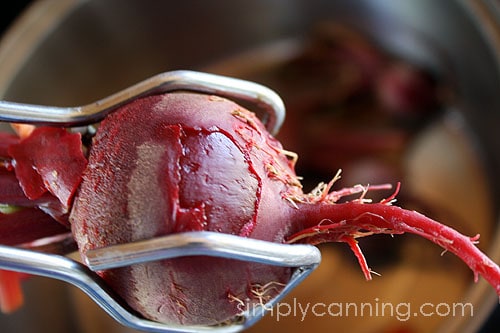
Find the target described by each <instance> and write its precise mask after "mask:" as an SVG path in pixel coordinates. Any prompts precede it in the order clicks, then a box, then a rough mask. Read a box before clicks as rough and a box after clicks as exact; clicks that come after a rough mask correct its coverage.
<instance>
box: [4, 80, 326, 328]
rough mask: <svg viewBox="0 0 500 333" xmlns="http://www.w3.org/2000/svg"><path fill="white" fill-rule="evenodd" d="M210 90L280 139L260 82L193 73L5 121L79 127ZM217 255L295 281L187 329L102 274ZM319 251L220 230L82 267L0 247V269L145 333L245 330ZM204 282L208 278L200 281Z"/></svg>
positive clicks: (117, 248) (273, 106)
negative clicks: (145, 312) (53, 287)
mask: <svg viewBox="0 0 500 333" xmlns="http://www.w3.org/2000/svg"><path fill="white" fill-rule="evenodd" d="M179 90H184V91H195V92H202V93H210V94H215V95H218V96H222V97H226V98H229V99H233V100H236V101H244V102H247V103H252V104H254V106H256V107H258V108H259V109H260V110H262V111H263V113H262V114H261V115H260V116H261V118H262V120H263V122H264V124H265V125H266V127H267V128H268V130H269V131H270V132H271V133H273V134H276V133H277V131H278V130H279V128H280V126H281V124H282V123H283V121H284V116H285V108H284V105H283V102H282V100H281V98H280V97H279V96H278V95H277V94H276V93H275V92H274V91H272V90H270V89H269V88H267V87H264V86H262V85H259V84H257V83H254V82H249V81H245V80H240V79H235V78H229V77H224V76H219V75H213V74H208V73H200V72H193V71H173V72H166V73H163V74H159V75H156V76H154V77H151V78H149V79H147V80H145V81H142V82H140V83H138V84H136V85H134V86H131V87H129V88H127V89H125V90H122V91H120V92H118V93H116V94H114V95H111V96H109V97H106V98H104V99H101V100H99V101H97V102H95V103H91V104H88V105H85V106H77V107H51V106H39V105H30V104H20V103H14V102H8V101H0V121H7V122H17V123H32V124H46V125H57V126H67V127H76V126H82V125H87V124H92V123H96V122H98V121H100V120H102V119H103V118H104V117H106V115H108V114H109V113H110V112H113V111H114V110H115V109H117V108H118V107H119V106H121V105H124V104H126V103H128V102H130V101H132V100H134V99H136V98H139V97H142V96H147V95H152V94H158V93H165V92H172V91H179ZM193 255H200V256H212V257H222V258H229V259H236V260H242V261H249V262H256V263H261V264H267V265H276V266H283V267H292V268H295V269H294V271H293V274H292V276H291V279H290V281H289V282H288V284H287V285H286V286H285V287H284V288H283V290H282V291H281V292H280V293H279V294H278V295H277V296H276V297H275V298H273V299H272V300H270V301H269V302H268V303H266V304H264V305H262V306H261V307H260V308H259V310H257V311H256V309H255V308H252V311H247V312H245V313H242V314H241V316H238V318H237V320H236V318H235V320H233V321H231V322H229V323H224V324H220V325H216V326H182V325H171V324H163V323H158V322H154V321H151V320H147V319H144V318H142V317H140V316H139V315H138V314H136V313H135V312H134V311H133V310H131V309H130V308H129V307H128V306H127V305H126V304H124V302H123V301H122V300H121V299H120V298H119V297H118V296H116V294H115V293H114V292H113V291H112V290H110V288H109V287H108V286H107V285H106V284H105V283H104V281H103V280H102V279H101V278H100V277H99V276H98V275H97V274H96V273H95V272H96V271H99V270H105V269H110V268H117V267H123V266H128V265H134V264H138V263H144V262H148V261H156V260H163V259H170V258H176V257H183V256H193ZM320 261H321V254H320V252H319V250H318V249H317V248H316V247H314V246H311V245H288V244H277V243H271V242H266V241H261V240H255V239H250V238H244V237H238V236H234V235H228V234H221V233H214V232H207V231H202V232H185V233H180V234H174V235H168V236H164V237H158V238H153V239H149V240H143V241H139V242H133V243H126V244H121V245H114V246H109V247H105V248H100V249H94V250H91V251H89V252H87V254H86V257H85V258H83V263H81V262H79V261H76V260H73V259H71V258H69V257H65V256H61V255H55V254H47V253H42V252H38V251H34V250H28V249H23V248H19V247H12V246H4V245H0V269H6V270H11V271H17V272H24V273H28V274H32V275H39V276H45V277H49V278H54V279H58V280H61V281H65V282H67V283H70V284H72V285H74V286H76V287H78V288H80V289H81V290H82V291H84V292H85V293H86V294H87V295H88V296H89V297H90V298H91V299H92V300H93V301H95V302H96V303H97V304H98V305H100V306H101V308H103V309H104V310H105V311H106V312H107V313H108V314H109V315H110V316H111V317H112V318H113V319H115V320H116V321H118V322H119V323H121V324H122V325H124V326H128V327H130V328H133V329H137V330H142V331H146V332H163V333H165V332H185V333H187V332H239V331H242V330H244V329H246V328H248V327H250V326H252V325H253V324H255V323H256V322H257V321H259V320H260V319H261V318H262V317H263V316H264V315H265V313H266V312H267V311H269V310H270V309H271V308H272V307H273V306H274V305H275V304H276V303H277V302H279V301H280V300H281V299H283V297H285V295H286V294H287V293H288V292H289V291H290V290H292V289H293V288H295V287H296V286H297V285H298V284H299V283H300V282H301V281H303V280H304V279H305V278H306V277H307V276H308V275H309V274H310V273H311V272H312V271H313V270H314V269H315V268H316V267H317V266H318V265H319V263H320ZM200 283H203V281H200Z"/></svg>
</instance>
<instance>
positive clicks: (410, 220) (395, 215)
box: [287, 202, 500, 296]
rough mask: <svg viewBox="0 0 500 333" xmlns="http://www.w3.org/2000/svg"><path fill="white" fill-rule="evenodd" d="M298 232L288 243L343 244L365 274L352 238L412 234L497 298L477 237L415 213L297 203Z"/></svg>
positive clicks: (384, 206) (499, 281)
mask: <svg viewBox="0 0 500 333" xmlns="http://www.w3.org/2000/svg"><path fill="white" fill-rule="evenodd" d="M297 207H298V209H297V210H296V212H297V221H299V230H301V231H299V232H296V233H295V234H293V235H291V236H290V237H288V239H287V242H288V243H308V244H315V245H316V244H320V243H326V242H345V243H347V244H348V245H349V246H350V248H351V249H352V250H353V252H354V254H355V255H356V257H357V259H358V262H359V264H360V266H361V268H362V270H363V273H364V274H365V277H366V278H367V279H368V280H369V279H371V273H372V271H371V270H370V268H369V267H368V265H367V263H366V260H365V259H364V256H363V254H362V253H361V250H360V249H359V247H358V245H357V242H356V238H359V237H364V236H369V235H373V234H402V233H412V234H416V235H418V236H421V237H424V238H426V239H428V240H430V241H432V242H433V243H435V244H437V245H439V246H441V247H442V248H443V249H445V250H446V251H449V252H451V253H453V254H455V255H456V256H457V257H459V258H460V259H461V260H462V261H463V262H465V263H466V264H467V265H468V266H469V267H470V269H471V270H472V271H473V272H474V280H475V281H477V280H478V276H479V275H481V276H483V278H484V279H485V280H486V281H488V283H490V284H491V285H492V286H493V288H495V290H496V292H497V294H498V295H499V296H500V268H499V266H498V265H497V264H496V263H495V262H493V261H492V260H491V259H490V258H488V257H487V256H486V255H485V254H484V253H483V252H481V250H480V249H479V248H478V247H477V246H476V244H477V243H478V239H479V235H476V236H474V237H468V236H465V235H463V234H461V233H460V232H458V231H457V230H455V229H453V228H451V227H448V226H446V225H443V224H441V223H439V222H437V221H434V220H433V219H431V218H428V217H426V216H424V215H422V214H420V213H418V212H415V211H410V210H405V209H402V208H400V207H397V206H392V205H390V204H388V203H387V202H384V203H360V202H348V203H326V202H325V203H324V202H316V203H301V204H300V205H298V206H297Z"/></svg>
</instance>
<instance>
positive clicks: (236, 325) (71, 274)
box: [0, 231, 321, 333]
mask: <svg viewBox="0 0 500 333" xmlns="http://www.w3.org/2000/svg"><path fill="white" fill-rule="evenodd" d="M192 255H204V256H214V257H222V258H231V259H237V260H244V261H251V262H257V263H262V264H268V265H276V266H284V267H297V269H296V270H295V271H294V273H293V274H292V277H291V279H290V281H289V282H288V284H287V285H286V286H285V287H284V289H283V290H282V291H281V293H280V294H279V295H277V296H276V297H275V298H274V299H272V300H271V301H269V302H268V303H266V304H265V305H263V306H262V307H260V308H259V309H257V310H256V309H252V311H247V312H246V313H243V314H242V316H243V319H244V320H242V321H235V322H233V323H229V324H225V325H221V326H181V325H171V324H162V323H157V322H154V321H150V320H147V319H144V318H141V317H139V316H138V315H136V314H135V313H134V312H133V311H132V310H130V309H129V308H127V307H126V306H124V305H123V301H121V300H120V298H119V297H117V296H116V295H115V294H114V292H112V291H111V290H110V289H109V288H108V287H107V286H106V284H105V283H104V282H103V281H102V280H101V278H100V277H99V276H98V275H97V274H96V273H95V272H94V271H95V270H101V269H108V268H112V267H114V268H116V267H121V266H128V265H131V264H137V263H142V262H147V261H154V260H160V259H169V258H176V257H182V256H192ZM85 261H86V262H87V264H88V267H87V266H85V265H83V264H81V263H79V262H76V261H74V260H72V259H69V258H67V257H63V256H59V255H54V254H46V253H40V252H36V251H31V250H26V249H21V248H15V247H11V246H4V245H0V268H1V269H6V270H12V271H17V272H24V273H28V274H33V275H39V276H45V277H49V278H54V279H58V280H61V281H64V282H67V283H70V284H72V285H74V286H76V287H78V288H80V289H81V290H82V291H84V292H85V293H86V294H87V295H88V296H89V297H90V298H91V299H92V300H93V301H95V302H96V303H97V304H98V305H100V306H101V308H103V309H104V310H105V311H106V312H107V313H108V314H109V315H110V316H111V317H112V318H113V319H115V320H116V321H118V322H119V323H121V324H122V325H124V326H128V327H131V328H133V329H137V330H142V331H147V332H161V333H167V332H172V333H174V332H175V333H188V332H217V333H229V332H239V331H242V330H244V329H246V328H248V327H250V326H252V325H253V324H255V323H256V322H257V321H259V320H260V319H261V318H262V317H263V316H264V315H265V313H266V311H267V310H269V309H271V308H272V307H273V306H274V305H275V304H276V303H277V302H279V301H280V300H281V299H282V298H283V297H284V296H285V295H286V294H287V293H288V292H289V291H290V290H292V289H293V288H295V287H296V286H297V285H298V284H299V283H300V282H302V281H303V280H304V279H305V278H306V277H307V276H308V275H309V274H310V273H311V272H312V271H313V270H314V269H315V268H316V267H317V266H318V265H319V263H320V261H321V254H320V252H319V250H318V249H317V248H316V247H314V246H311V245H301V244H299V245H287V244H277V243H271V242H266V241H261V240H256V239H250V238H243V237H238V236H233V235H228V234H221V233H214V232H207V231H201V232H186V233H180V234H174V235H168V236H164V237H159V238H154V239H151V240H146V241H139V242H134V243H126V244H122V245H115V246H110V247H106V248H101V249H96V250H92V251H89V252H88V253H87V258H85ZM89 267H90V268H89ZM91 269H92V270H91ZM93 270H94V271H93ZM200 282H202V281H200Z"/></svg>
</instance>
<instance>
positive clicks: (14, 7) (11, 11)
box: [0, 0, 500, 333]
mask: <svg viewBox="0 0 500 333" xmlns="http://www.w3.org/2000/svg"><path fill="white" fill-rule="evenodd" d="M31 2H32V1H28V0H15V1H3V2H2V4H1V6H0V37H1V35H3V33H4V31H5V30H6V29H8V27H9V26H10V25H11V24H12V23H13V21H14V20H15V19H16V17H17V16H18V15H19V14H20V13H21V12H22V11H23V10H24V9H25V8H27V7H28V6H29V5H30V3H31ZM499 331H500V305H499V306H497V308H496V309H495V311H494V312H493V314H492V316H491V317H490V319H489V320H488V321H487V322H486V323H485V325H484V326H483V328H482V329H481V330H480V332H479V333H493V332H499Z"/></svg>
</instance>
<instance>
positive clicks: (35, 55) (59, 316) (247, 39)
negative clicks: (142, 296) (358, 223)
mask: <svg viewBox="0 0 500 333" xmlns="http://www.w3.org/2000/svg"><path fill="white" fill-rule="evenodd" d="M325 20H327V21H329V20H331V21H342V22H347V24H349V25H352V26H354V27H356V28H358V29H360V30H362V31H364V32H365V33H367V34H368V35H370V36H371V37H373V38H374V39H375V40H377V42H379V43H380V44H381V45H383V46H384V47H385V48H387V49H388V50H390V51H391V52H393V53H395V54H397V55H400V56H402V57H405V58H407V59H410V60H411V61H414V62H418V63H420V64H423V65H425V66H427V67H429V68H432V69H433V70H435V71H436V72H438V73H440V75H441V76H442V77H443V78H445V79H446V81H447V82H449V83H450V84H451V85H452V86H453V90H454V94H455V96H456V98H455V99H454V103H455V105H454V107H455V108H456V109H457V110H458V113H459V114H460V116H461V117H463V118H461V119H463V121H464V122H465V124H466V131H467V133H469V134H471V135H470V136H468V139H469V141H468V144H469V145H470V146H471V147H473V148H474V153H475V154H477V155H475V156H476V157H477V158H478V161H479V162H480V164H481V168H482V169H481V172H482V177H484V179H486V184H485V187H484V188H482V190H483V192H484V193H483V195H484V196H483V198H485V199H484V200H486V201H487V202H482V201H481V202H476V201H474V200H477V198H473V197H471V199H470V200H471V201H470V202H469V203H465V207H467V204H470V203H472V204H474V205H476V206H477V205H480V206H481V205H483V206H482V207H483V208H482V209H483V210H487V211H486V212H485V213H484V214H482V215H481V214H480V215H476V216H477V220H475V221H470V224H471V225H474V224H477V225H483V226H485V230H487V231H488V234H487V235H483V238H484V239H485V242H484V243H485V244H487V247H486V248H484V250H485V251H486V252H487V253H488V254H489V255H490V256H492V257H493V258H494V259H495V260H496V261H497V262H499V261H500V228H498V217H499V212H500V193H499V189H500V175H499V174H498V172H497V171H498V170H500V140H498V126H499V125H500V111H499V110H500V6H499V5H498V3H497V2H495V1H494V0H491V1H488V0H477V1H476V0H470V1H466V0H457V1H432V0H420V1H412V0H403V1H399V0H378V1H369V0H357V1H352V0H337V1H330V0H307V1H306V0H304V1H300V0H294V1H290V0H288V1H285V0H254V1H244V0H216V1H195V0H186V1H178V2H172V1H139V0H100V1H92V0H87V1H77V0H40V1H35V2H34V3H33V5H32V6H30V8H29V9H28V10H26V11H25V13H24V14H23V15H22V16H21V17H20V18H19V19H18V20H17V22H16V23H15V24H14V25H13V26H12V28H11V29H10V30H9V31H8V33H7V34H5V35H4V38H3V39H2V40H1V43H0V96H2V97H3V98H5V99H8V100H12V101H19V102H29V103H40V104H53V105H61V106H62V105H64V106H67V105H78V104H84V103H88V102H90V101H94V100H97V99H100V98H101V97H104V96H106V95H108V94H110V93H113V92H115V91H117V90H119V89H122V88H124V87H126V86H128V85H130V84H132V83H135V82H137V81H139V80H142V79H144V78H146V77H148V76H150V75H153V74H157V73H159V72H163V71H167V70H173V69H200V70H206V69H211V68H213V69H214V70H217V71H219V72H225V73H229V74H231V69H229V68H227V67H224V66H222V67H220V66H219V67H214V66H213V64H214V63H218V64H221V63H223V62H224V61H223V60H224V59H228V58H231V57H233V56H237V55H238V54H241V53H245V52H246V51H249V50H255V49H258V48H261V47H262V46H265V45H270V44H273V43H276V42H279V41H283V40H290V39H297V38H300V37H302V36H303V35H304V33H305V32H306V31H308V30H309V29H310V28H311V26H313V25H314V24H315V23H316V22H318V21H325ZM215 68H217V69H215ZM225 73H224V74H225ZM0 126H2V125H1V124H0ZM1 128H3V129H4V130H7V128H6V126H2V127H1ZM424 149H425V148H424ZM469 189H470V187H467V182H464V184H463V186H462V187H458V191H462V192H463V193H467V191H469ZM443 191H444V193H445V195H446V189H443ZM474 193H475V192H473V191H472V190H471V196H472V195H474ZM481 200H482V199H481ZM473 230H474V229H473ZM324 265H325V266H326V265H327V264H324ZM413 277H414V278H417V279H418V274H417V275H415V276H413ZM450 279H452V277H450ZM416 281H418V280H416ZM406 286H407V287H406V288H410V289H411V287H409V286H408V285H406ZM26 288H27V296H26V298H27V299H26V303H27V305H26V307H25V308H24V309H23V310H21V311H20V312H18V313H16V314H13V315H11V316H5V315H2V316H0V326H1V327H2V332H5V333H7V332H18V331H22V332H46V331H47V332H48V331H50V332H66V331H69V330H70V329H71V330H72V331H73V332H78V331H81V332H86V331H91V330H92V331H93V332H96V327H97V326H95V325H94V324H93V322H95V321H97V320H98V319H95V318H96V317H93V316H98V314H100V311H99V310H96V309H94V308H92V307H91V306H90V305H88V304H84V302H83V301H81V300H80V298H81V297H80V296H75V295H74V294H75V292H74V291H73V290H68V289H67V288H65V286H63V285H61V284H60V283H54V282H51V281H46V280H43V279H39V280H36V281H30V282H28V283H27V285H26ZM304 288H305V289H304V293H306V294H307V293H309V289H307V286H304ZM363 288H369V287H368V286H365V285H363ZM437 288H439V287H437ZM436 291H439V290H436ZM353 292H354V291H353ZM459 292H460V295H461V296H460V299H463V300H467V301H470V302H472V303H473V304H474V316H473V317H472V318H471V317H454V318H440V320H439V321H438V323H437V324H436V325H433V326H432V327H433V330H434V331H440V332H457V331H463V332H469V331H474V330H476V329H477V328H478V327H480V325H481V322H482V321H483V320H484V318H486V316H487V315H488V314H489V312H490V310H491V309H492V308H493V306H494V305H495V304H496V303H497V300H498V298H497V297H496V296H495V294H494V293H493V292H492V290H491V289H489V288H488V286H486V285H485V284H484V283H479V284H474V285H472V286H468V287H466V288H462V289H461V291H459ZM381 295H383V294H381ZM75 299H77V301H75ZM304 302H305V301H304ZM351 319H352V318H351ZM372 319H374V318H372ZM356 320H357V321H363V320H365V321H366V322H367V325H364V326H363V327H362V326H360V327H361V328H359V331H360V332H361V331H362V332H373V331H374V330H372V329H370V327H371V328H374V327H377V325H376V324H374V323H376V322H374V321H372V320H368V319H366V318H356ZM99 322H100V324H99V325H100V326H99V327H101V328H100V330H102V331H103V332H104V331H105V330H108V331H111V330H115V331H117V332H118V331H125V330H124V329H120V328H118V327H117V326H115V325H114V324H113V323H109V322H108V321H106V320H105V319H102V320H101V319H99ZM310 325H311V326H310V327H313V326H312V324H310ZM265 327H267V326H260V329H263V328H265ZM272 327H273V329H274V330H276V329H277V328H280V327H286V324H283V325H281V326H280V325H278V326H272ZM332 327H341V320H339V319H335V320H331V321H330V322H329V328H328V329H330V328H332ZM288 329H289V328H287V330H288ZM314 329H316V328H314ZM317 329H318V330H320V329H321V330H323V329H325V328H317Z"/></svg>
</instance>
